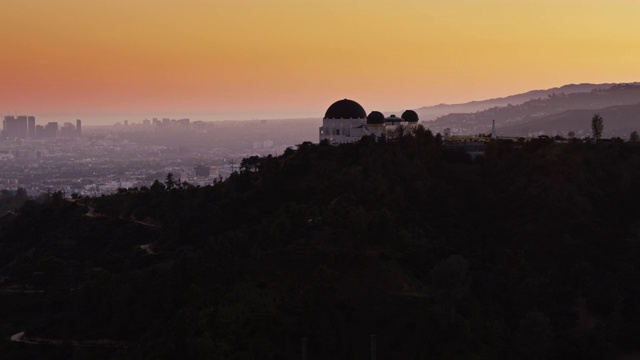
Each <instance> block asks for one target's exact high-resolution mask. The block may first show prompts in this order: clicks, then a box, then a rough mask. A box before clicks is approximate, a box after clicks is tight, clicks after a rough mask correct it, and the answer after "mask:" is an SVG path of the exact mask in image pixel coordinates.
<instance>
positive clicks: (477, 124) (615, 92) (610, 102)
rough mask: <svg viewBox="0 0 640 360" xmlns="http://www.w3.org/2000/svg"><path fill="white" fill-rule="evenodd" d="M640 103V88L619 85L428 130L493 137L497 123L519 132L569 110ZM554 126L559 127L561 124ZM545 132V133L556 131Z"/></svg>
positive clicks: (446, 120) (439, 122)
mask: <svg viewBox="0 0 640 360" xmlns="http://www.w3.org/2000/svg"><path fill="white" fill-rule="evenodd" d="M639 99H640V86H639V85H635V84H625V85H616V86H613V87H611V88H608V89H595V90H593V91H591V92H588V93H573V94H562V93H556V94H552V95H549V96H547V97H546V98H539V99H533V100H529V101H527V102H524V103H522V104H519V105H512V106H506V107H495V108H491V109H487V110H484V111H480V112H475V113H465V114H449V115H446V116H442V117H440V118H438V119H436V120H435V121H433V122H431V123H429V124H428V127H429V128H430V129H432V130H433V131H434V132H442V131H443V130H444V129H445V128H451V129H453V131H454V133H460V134H478V133H489V132H490V131H491V125H492V121H493V120H495V122H496V127H498V128H500V129H502V128H504V129H507V128H511V129H515V128H516V126H518V128H522V129H524V128H542V127H540V126H538V121H539V120H541V119H544V118H545V117H547V116H550V115H554V114H559V113H562V112H565V111H569V110H592V111H597V110H600V109H604V108H607V107H612V106H621V105H635V104H637V103H638V102H639ZM592 115H593V114H592ZM590 119H591V117H590V116H589V117H588V118H587V119H586V121H585V122H584V125H583V126H582V127H580V128H574V129H573V130H583V131H588V129H589V127H590V122H589V120H590ZM524 124H527V125H524ZM554 125H556V126H557V125H558V124H554ZM543 129H544V131H551V130H552V129H547V128H543ZM501 131H502V130H501ZM505 131H506V130H505ZM502 134H503V135H509V136H526V135H527V134H523V133H511V132H502Z"/></svg>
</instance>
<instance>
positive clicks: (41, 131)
mask: <svg viewBox="0 0 640 360" xmlns="http://www.w3.org/2000/svg"><path fill="white" fill-rule="evenodd" d="M42 137H44V126H42V125H36V138H42Z"/></svg>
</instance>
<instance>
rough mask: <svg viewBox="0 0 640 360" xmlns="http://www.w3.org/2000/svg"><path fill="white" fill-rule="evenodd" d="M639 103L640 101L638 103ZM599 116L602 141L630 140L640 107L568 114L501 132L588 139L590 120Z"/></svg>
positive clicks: (638, 122) (637, 126)
mask: <svg viewBox="0 0 640 360" xmlns="http://www.w3.org/2000/svg"><path fill="white" fill-rule="evenodd" d="M638 101H639V102H640V99H638ZM594 113H599V114H600V115H601V116H602V117H603V118H604V125H605V126H604V131H603V137H605V138H608V137H621V138H624V139H628V138H629V134H630V133H631V132H632V131H639V130H640V103H639V104H634V105H621V106H611V107H607V108H604V109H594V110H568V111H564V112H561V113H559V114H553V115H549V116H545V117H543V118H540V119H536V120H535V121H530V122H527V123H524V124H518V125H513V126H507V127H504V128H501V129H500V131H501V132H502V133H506V134H523V133H528V132H544V133H546V134H550V135H556V134H559V135H562V136H565V135H566V134H567V133H568V132H569V131H574V132H576V133H577V135H579V136H590V135H591V130H590V126H591V118H592V117H593V114H594ZM580 130H581V131H580Z"/></svg>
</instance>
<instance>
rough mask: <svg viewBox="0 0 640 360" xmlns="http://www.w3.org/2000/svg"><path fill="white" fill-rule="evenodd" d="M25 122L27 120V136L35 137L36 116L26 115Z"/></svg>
mask: <svg viewBox="0 0 640 360" xmlns="http://www.w3.org/2000/svg"><path fill="white" fill-rule="evenodd" d="M27 119H28V120H27V122H28V128H29V129H28V137H29V138H30V139H35V137H36V117H35V116H29V117H27Z"/></svg>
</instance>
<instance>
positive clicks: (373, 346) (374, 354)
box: [371, 334, 377, 360]
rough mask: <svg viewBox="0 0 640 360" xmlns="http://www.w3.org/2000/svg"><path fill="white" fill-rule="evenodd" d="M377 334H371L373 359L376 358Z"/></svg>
mask: <svg viewBox="0 0 640 360" xmlns="http://www.w3.org/2000/svg"><path fill="white" fill-rule="evenodd" d="M376 350H377V349H376V335H374V334H371V360H376Z"/></svg>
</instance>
